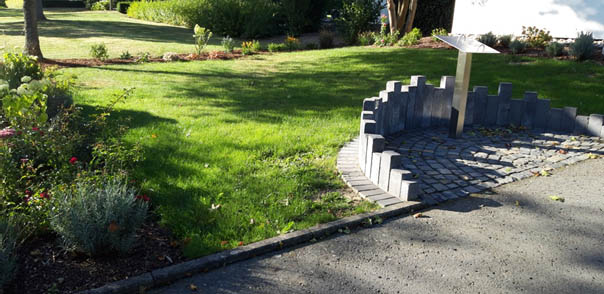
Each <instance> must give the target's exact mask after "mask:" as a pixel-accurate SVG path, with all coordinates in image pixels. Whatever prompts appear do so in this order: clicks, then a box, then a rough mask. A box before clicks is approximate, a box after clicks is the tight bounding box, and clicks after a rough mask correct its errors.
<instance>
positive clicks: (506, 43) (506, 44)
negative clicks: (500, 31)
mask: <svg viewBox="0 0 604 294" xmlns="http://www.w3.org/2000/svg"><path fill="white" fill-rule="evenodd" d="M498 42H499V45H501V47H503V48H510V43H512V35H503V36H499V38H498Z"/></svg>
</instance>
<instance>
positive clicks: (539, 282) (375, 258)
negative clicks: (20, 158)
mask: <svg viewBox="0 0 604 294" xmlns="http://www.w3.org/2000/svg"><path fill="white" fill-rule="evenodd" d="M603 178H604V159H599V160H587V161H585V162H582V163H579V164H576V165H573V166H570V167H568V168H565V169H561V170H555V171H554V173H553V175H552V176H548V177H532V178H530V179H527V180H524V181H520V182H516V183H512V184H508V185H505V186H502V187H499V188H496V189H494V192H495V193H494V194H489V195H472V196H469V197H467V198H465V199H460V200H458V201H450V202H446V203H445V204H441V205H438V206H435V207H433V208H432V209H430V210H427V211H424V212H423V214H424V216H425V217H422V218H413V217H410V216H409V217H402V218H398V219H393V220H391V221H387V222H385V223H383V224H381V225H376V226H373V227H371V228H369V229H362V230H358V231H353V232H351V233H350V234H345V233H342V234H339V235H336V236H334V237H331V238H328V239H327V240H319V241H318V242H315V243H310V244H306V245H304V246H299V247H297V248H294V249H288V250H283V251H280V252H275V253H273V254H270V255H265V256H262V257H258V258H254V259H251V260H247V261H243V262H239V263H236V264H232V265H229V266H226V267H224V268H221V269H217V270H214V271H211V272H209V273H205V274H198V275H194V276H193V277H191V278H188V279H185V280H181V281H179V282H177V283H175V284H173V285H170V286H166V287H164V288H160V289H156V290H154V291H150V292H149V293H157V294H159V293H162V294H171V293H604V230H603V229H602V228H604V218H603V217H602V216H603V215H604V181H602V179H603ZM554 195H555V196H559V197H561V198H564V199H565V201H564V202H560V201H553V200H552V199H551V198H550V196H554ZM191 285H194V286H195V287H197V289H198V291H191V289H190V287H191Z"/></svg>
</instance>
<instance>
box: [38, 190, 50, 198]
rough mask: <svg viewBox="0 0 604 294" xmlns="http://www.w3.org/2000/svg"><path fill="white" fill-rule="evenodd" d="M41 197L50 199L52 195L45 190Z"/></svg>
mask: <svg viewBox="0 0 604 294" xmlns="http://www.w3.org/2000/svg"><path fill="white" fill-rule="evenodd" d="M40 198H42V199H50V195H48V192H46V191H44V192H42V193H40Z"/></svg>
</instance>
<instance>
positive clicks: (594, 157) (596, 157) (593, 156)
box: [587, 153, 599, 159]
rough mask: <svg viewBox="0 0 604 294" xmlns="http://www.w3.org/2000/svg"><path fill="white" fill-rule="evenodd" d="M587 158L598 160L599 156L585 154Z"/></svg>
mask: <svg viewBox="0 0 604 294" xmlns="http://www.w3.org/2000/svg"><path fill="white" fill-rule="evenodd" d="M587 157H588V158H589V159H598V157H599V156H598V155H597V154H593V153H589V154H587Z"/></svg>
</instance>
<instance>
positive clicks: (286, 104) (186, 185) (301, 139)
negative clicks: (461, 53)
mask: <svg viewBox="0 0 604 294" xmlns="http://www.w3.org/2000/svg"><path fill="white" fill-rule="evenodd" d="M4 11H5V10H0V14H2V13H4ZM80 13H81V14H82V15H84V14H86V15H96V16H97V17H98V19H97V20H94V21H93V20H91V21H90V22H91V25H90V26H91V27H95V26H97V25H99V26H100V25H101V24H102V23H103V22H104V21H106V20H111V19H114V20H115V19H117V18H119V22H126V23H129V22H131V20H127V19H126V18H123V17H121V16H119V15H117V14H114V13H106V14H103V13H97V12H80ZM80 13H73V17H74V18H83V17H81V16H80ZM115 21H118V20H115ZM0 22H1V21H0ZM136 23H139V22H136ZM1 25H4V26H5V27H10V28H11V29H12V30H13V31H16V30H18V28H17V27H18V25H16V24H14V23H13V24H1ZM145 25H148V26H150V27H153V28H154V29H156V30H159V31H161V30H167V31H171V30H180V28H174V27H169V26H156V25H152V24H145ZM65 30H66V31H67V32H69V31H70V30H71V29H69V28H67V27H66V28H65ZM106 34H108V35H111V34H110V33H106ZM146 34H147V33H146V32H139V31H137V30H133V31H132V32H131V33H130V34H128V35H124V36H123V37H120V38H123V40H124V42H125V44H128V45H129V44H135V43H136V42H140V40H141V39H146V38H151V37H152V36H147V37H145V35H146ZM164 35H170V34H164ZM189 35H190V34H189V33H187V32H183V35H182V36H183V37H182V38H183V41H182V42H183V43H181V44H182V46H187V45H186V43H188V42H189V37H190V36H189ZM81 37H82V38H83V40H87V39H88V38H99V39H103V40H105V39H104V37H103V36H100V35H99V36H93V37H86V36H85V35H82V36H81ZM15 38H16V37H15ZM55 38H56V40H55V42H53V43H46V44H44V46H45V47H44V49H43V50H47V51H46V52H47V54H50V52H53V51H52V50H56V51H55V52H57V54H62V56H64V57H72V56H82V55H80V54H81V53H80V52H79V51H77V50H76V49H73V48H72V49H69V48H68V47H69V46H67V45H65V44H66V43H69V42H73V39H72V38H70V35H69V34H67V36H66V37H65V36H63V37H61V36H58V35H57V36H56V37H55ZM164 38H168V37H167V36H166V37H164ZM172 38H173V42H176V43H178V40H177V38H176V37H174V36H172ZM43 43H44V41H43ZM107 43H108V42H107ZM147 44H148V46H154V47H152V48H151V47H150V48H149V49H148V50H149V51H150V50H151V49H153V48H154V50H158V51H160V50H161V49H159V48H161V47H162V46H165V44H164V43H163V41H162V40H159V39H158V40H157V41H153V42H151V41H149V42H148V43H147ZM74 46H77V45H74ZM57 47H60V48H64V49H63V50H64V51H60V50H57V49H52V48H57ZM74 48H79V47H74ZM183 48H184V47H183ZM185 49H186V48H185ZM183 50H184V49H183ZM58 52H60V53H58ZM84 55H85V54H84ZM456 56H457V55H456V52H455V51H453V50H417V49H398V48H361V47H351V48H343V49H333V50H317V51H305V52H296V53H282V54H270V55H269V54H262V55H254V56H250V57H246V58H243V59H238V60H229V61H220V60H212V61H202V62H175V63H154V64H140V65H122V66H106V67H99V68H72V69H64V70H62V71H63V72H65V73H69V74H75V75H77V76H78V77H79V83H80V91H79V94H78V97H76V102H77V103H78V104H79V105H81V106H83V107H85V108H90V107H93V106H98V105H104V104H106V103H107V101H108V99H109V97H110V95H112V94H113V93H116V92H119V91H120V90H121V89H123V88H129V87H134V88H135V90H134V91H133V94H132V96H131V97H130V98H129V100H128V101H127V102H126V103H125V104H121V105H119V106H118V108H119V110H120V111H119V113H116V114H114V115H112V117H114V118H121V119H129V120H130V123H129V125H130V127H131V130H130V132H129V133H128V135H127V139H128V140H129V141H132V142H141V143H142V144H143V146H144V150H145V156H146V160H145V161H144V163H143V165H142V166H141V167H140V169H139V170H137V171H136V175H137V178H138V179H140V180H141V181H142V182H143V186H144V189H145V190H146V191H149V193H150V194H151V196H152V198H153V202H154V204H155V205H156V207H157V211H158V213H159V214H160V215H161V217H162V222H163V223H164V224H166V225H167V226H168V227H169V228H171V229H172V230H173V231H174V232H175V233H176V234H177V235H178V236H179V237H182V238H187V239H188V238H190V242H189V243H188V244H189V245H188V246H187V247H186V248H185V253H186V254H188V255H189V256H200V255H204V254H207V253H210V252H215V251H217V250H221V249H223V248H227V247H232V246H236V245H237V244H238V242H240V241H242V242H244V243H249V242H253V241H258V240H261V239H264V238H268V237H271V236H274V235H276V234H278V233H280V232H283V231H285V230H287V229H289V228H294V229H301V228H304V227H308V226H311V225H314V224H316V223H318V222H325V221H329V220H332V219H334V218H335V217H336V216H335V215H337V216H339V215H342V214H347V213H352V212H354V211H356V212H358V211H364V210H367V209H370V208H371V207H368V205H367V204H366V203H362V204H360V205H357V206H354V205H352V204H350V203H347V201H346V200H345V199H344V198H342V197H341V196H340V195H339V194H338V192H334V191H338V189H339V188H341V187H342V183H341V182H340V180H339V179H338V177H337V173H336V169H335V157H336V154H337V151H338V149H339V148H340V147H341V146H342V145H343V144H345V143H346V142H348V141H349V140H351V139H352V138H354V137H355V136H356V134H357V133H358V127H359V116H360V110H361V102H362V100H363V98H366V97H371V96H375V95H377V93H378V91H379V90H381V89H383V88H384V87H385V84H386V81H388V80H396V79H398V80H402V81H404V82H408V81H409V76H410V75H413V74H423V75H426V76H427V78H428V80H429V82H431V83H433V84H438V82H439V80H440V76H441V75H453V74H454V71H455V62H456ZM511 61H513V62H511ZM523 61H524V62H521V63H519V62H518V60H516V59H514V60H511V58H510V57H509V56H503V55H475V57H474V67H473V69H472V73H473V74H472V80H471V86H473V85H486V86H489V88H490V92H491V93H495V92H496V90H497V85H498V83H499V82H512V83H513V84H514V96H515V97H520V96H521V94H522V92H523V91H525V90H528V91H532V90H537V91H539V96H540V97H547V98H551V99H552V104H553V106H554V107H559V106H564V105H569V106H578V107H580V112H581V113H595V112H599V113H604V83H602V81H603V80H604V67H602V66H600V65H597V64H594V63H575V62H569V61H555V60H547V59H532V58H524V59H523ZM218 205H220V208H217V209H212V206H214V208H215V207H216V206H218ZM334 214H335V215H334ZM223 241H227V244H225V245H222V243H223Z"/></svg>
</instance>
